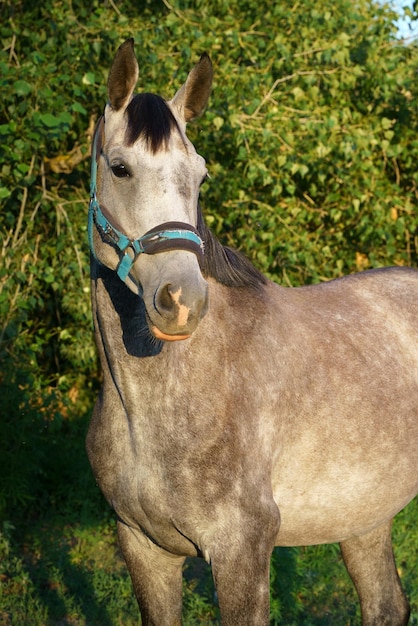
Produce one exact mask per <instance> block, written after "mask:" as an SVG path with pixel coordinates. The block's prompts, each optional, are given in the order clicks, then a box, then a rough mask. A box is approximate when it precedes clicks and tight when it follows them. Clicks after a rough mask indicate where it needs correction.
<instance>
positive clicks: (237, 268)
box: [197, 206, 267, 289]
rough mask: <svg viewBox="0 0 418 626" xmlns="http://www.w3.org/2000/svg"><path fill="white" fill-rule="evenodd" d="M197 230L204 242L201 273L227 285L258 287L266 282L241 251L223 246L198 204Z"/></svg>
mask: <svg viewBox="0 0 418 626" xmlns="http://www.w3.org/2000/svg"><path fill="white" fill-rule="evenodd" d="M197 230H198V231H199V234H200V236H201V238H202V239H203V241H204V244H205V254H204V255H203V261H202V273H203V274H204V276H206V277H207V278H214V279H215V280H217V281H218V282H219V283H221V284H222V285H226V286H227V287H252V288H253V289H259V288H260V287H261V286H262V285H265V284H267V279H266V277H265V276H264V275H263V274H262V273H261V272H260V271H259V270H258V269H256V268H255V267H254V265H253V264H252V263H251V261H249V260H248V259H247V258H246V257H245V256H244V255H243V254H241V252H238V250H235V249H233V248H229V247H228V246H223V245H222V244H221V243H220V242H219V241H218V239H217V238H216V237H215V236H214V234H213V233H212V231H211V230H210V229H209V228H208V227H207V226H206V224H205V222H204V219H203V215H202V211H201V208H200V206H199V207H198V212H197Z"/></svg>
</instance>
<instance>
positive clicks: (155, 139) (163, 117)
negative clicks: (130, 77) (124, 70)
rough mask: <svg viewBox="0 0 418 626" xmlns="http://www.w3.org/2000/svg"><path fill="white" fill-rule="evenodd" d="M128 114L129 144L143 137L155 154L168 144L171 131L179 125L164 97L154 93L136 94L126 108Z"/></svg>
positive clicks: (126, 138)
mask: <svg viewBox="0 0 418 626" xmlns="http://www.w3.org/2000/svg"><path fill="white" fill-rule="evenodd" d="M126 115H127V118H128V126H127V129H126V135H125V140H126V143H127V144H128V146H132V145H133V144H134V143H135V141H137V139H139V137H143V138H144V139H145V141H146V143H147V146H148V147H149V148H150V150H151V151H152V152H153V153H154V154H155V153H156V152H158V151H159V150H161V148H162V147H164V146H167V143H168V140H169V138H170V135H171V131H172V130H173V128H177V127H178V124H177V120H176V118H175V117H174V115H173V113H172V112H171V110H170V109H169V107H168V106H167V104H166V102H165V100H164V98H161V96H157V95H155V94H152V93H141V94H137V95H136V96H134V97H133V98H132V100H131V101H130V103H129V104H128V106H127V108H126Z"/></svg>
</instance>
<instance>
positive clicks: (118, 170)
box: [111, 163, 130, 178]
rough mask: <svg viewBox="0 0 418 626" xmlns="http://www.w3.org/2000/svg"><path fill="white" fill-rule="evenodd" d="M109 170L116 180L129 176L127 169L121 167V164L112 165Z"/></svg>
mask: <svg viewBox="0 0 418 626" xmlns="http://www.w3.org/2000/svg"><path fill="white" fill-rule="evenodd" d="M111 169H112V172H113V174H114V175H115V176H116V178H127V177H128V176H130V173H129V171H128V169H127V168H126V167H125V166H124V165H123V163H118V164H117V165H112V168H111Z"/></svg>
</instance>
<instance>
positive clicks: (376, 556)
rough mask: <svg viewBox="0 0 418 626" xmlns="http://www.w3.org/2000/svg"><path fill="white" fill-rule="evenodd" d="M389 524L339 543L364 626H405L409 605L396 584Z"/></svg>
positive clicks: (396, 578)
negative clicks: (354, 588) (355, 591)
mask: <svg viewBox="0 0 418 626" xmlns="http://www.w3.org/2000/svg"><path fill="white" fill-rule="evenodd" d="M391 526H392V523H391V522H389V523H387V524H384V525H382V526H379V527H378V528H376V529H374V530H373V531H371V532H369V533H367V534H366V535H363V536H362V537H355V538H353V539H348V540H347V541H344V542H343V543H341V551H342V555H343V558H344V562H345V565H346V567H347V570H348V573H349V574H350V576H351V579H352V581H353V583H354V585H355V587H356V589H357V593H358V595H359V598H360V605H361V614H362V623H363V626H384V625H387V626H404V625H405V624H407V623H408V619H409V612H410V611H409V605H408V602H407V600H406V597H405V594H404V592H403V590H402V587H401V583H400V581H399V576H398V572H397V570H396V565H395V559H394V556H393V549H392V541H391Z"/></svg>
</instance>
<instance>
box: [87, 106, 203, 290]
mask: <svg viewBox="0 0 418 626" xmlns="http://www.w3.org/2000/svg"><path fill="white" fill-rule="evenodd" d="M103 124H104V117H103V116H102V117H101V118H100V120H99V122H98V124H97V127H96V131H95V134H94V138H93V146H92V157H91V177H90V205H89V215H88V239H89V246H90V250H91V252H92V254H93V256H94V258H95V259H97V255H96V252H95V248H94V241H93V230H94V226H96V228H97V230H98V231H99V233H100V235H101V237H102V239H103V241H105V242H107V243H109V244H111V245H113V246H114V247H115V248H117V250H119V252H120V253H121V259H120V262H119V265H118V267H117V270H116V273H117V275H118V276H119V278H120V279H121V280H122V281H123V282H125V280H126V278H127V277H128V276H129V274H130V271H131V269H132V266H133V264H134V263H135V261H136V259H137V257H138V256H139V255H140V254H142V253H145V254H158V253H159V252H167V251H168V250H189V251H190V252H194V254H196V256H197V258H198V260H199V262H200V261H201V260H202V257H203V253H204V243H203V240H202V239H201V237H200V236H199V233H198V231H197V230H196V229H195V228H194V227H193V226H191V225H190V224H185V223H183V222H165V223H164V224H161V225H160V226H157V227H155V228H152V229H151V230H149V231H148V232H146V233H145V235H143V236H142V237H138V239H130V238H129V237H127V236H126V235H125V234H124V233H122V232H121V231H120V230H118V229H117V228H116V227H115V226H113V225H112V224H111V223H110V222H109V220H108V219H107V217H106V216H105V215H104V213H103V211H102V210H101V208H100V205H99V201H98V199H97V163H98V158H99V155H98V154H97V138H98V134H99V132H103V126H102V125H103ZM97 260H98V259H97ZM131 279H132V280H133V281H134V282H135V283H136V282H137V281H136V280H135V279H134V278H133V277H132V276H131Z"/></svg>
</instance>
